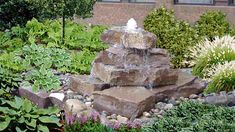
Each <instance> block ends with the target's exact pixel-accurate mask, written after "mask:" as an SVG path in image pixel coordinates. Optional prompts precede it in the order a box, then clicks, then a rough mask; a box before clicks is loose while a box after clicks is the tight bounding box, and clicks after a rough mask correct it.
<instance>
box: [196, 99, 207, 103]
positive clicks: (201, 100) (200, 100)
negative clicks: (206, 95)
mask: <svg viewBox="0 0 235 132" xmlns="http://www.w3.org/2000/svg"><path fill="white" fill-rule="evenodd" d="M197 101H199V102H202V103H204V102H205V99H202V98H198V99H197Z"/></svg>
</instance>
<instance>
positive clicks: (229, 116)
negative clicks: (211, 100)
mask: <svg viewBox="0 0 235 132" xmlns="http://www.w3.org/2000/svg"><path fill="white" fill-rule="evenodd" d="M234 130H235V110H234V109H233V108H225V107H218V106H214V105H208V104H201V103H199V102H193V101H188V102H183V103H181V104H180V105H179V106H178V107H176V108H174V109H172V110H170V111H167V112H166V113H165V114H164V115H163V118H161V119H158V120H157V121H156V122H155V124H154V125H152V126H149V127H146V128H144V131H146V132H156V131H157V132H170V131H171V132H176V131H177V132H182V131H187V132H204V131H206V132H224V131H226V132H233V131H234Z"/></svg>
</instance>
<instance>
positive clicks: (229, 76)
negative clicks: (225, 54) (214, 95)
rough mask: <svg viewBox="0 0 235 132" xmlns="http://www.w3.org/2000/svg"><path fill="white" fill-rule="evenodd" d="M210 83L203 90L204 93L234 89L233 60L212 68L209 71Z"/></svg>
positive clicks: (234, 72) (234, 63)
mask: <svg viewBox="0 0 235 132" xmlns="http://www.w3.org/2000/svg"><path fill="white" fill-rule="evenodd" d="M210 74H211V79H210V80H211V81H210V83H209V85H208V87H207V88H206V89H205V92H206V93H211V92H220V91H227V92H229V91H232V90H234V89H235V59H234V61H231V62H227V63H225V64H219V65H217V66H214V67H213V68H212V69H211V70H210Z"/></svg>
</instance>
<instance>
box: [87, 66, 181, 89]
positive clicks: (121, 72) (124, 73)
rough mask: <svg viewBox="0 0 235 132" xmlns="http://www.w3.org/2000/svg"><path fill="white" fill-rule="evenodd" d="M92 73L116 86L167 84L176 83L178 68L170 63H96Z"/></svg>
mask: <svg viewBox="0 0 235 132" xmlns="http://www.w3.org/2000/svg"><path fill="white" fill-rule="evenodd" d="M91 75H92V76H93V77H95V78H98V79H100V80H102V81H103V82H105V83H107V84H111V85H115V86H145V85H151V86H153V87H154V86H165V85H171V84H175V83H176V81H177V79H178V70H177V69H171V68H170V66H169V65H166V66H161V67H151V66H148V65H147V66H136V67H133V66H131V67H126V68H123V67H121V68H120V67H116V66H113V65H104V64H102V63H94V64H93V69H92V72H91Z"/></svg>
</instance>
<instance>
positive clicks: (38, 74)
mask: <svg viewBox="0 0 235 132" xmlns="http://www.w3.org/2000/svg"><path fill="white" fill-rule="evenodd" d="M25 81H26V82H25V83H24V85H25V86H31V87H32V90H33V92H38V91H39V90H40V89H43V90H44V91H51V90H56V89H59V88H60V80H59V78H58V77H57V76H55V75H54V74H53V72H52V70H48V69H45V68H44V67H41V68H40V69H35V70H32V71H30V72H29V73H28V74H27V75H26V77H25Z"/></svg>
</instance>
